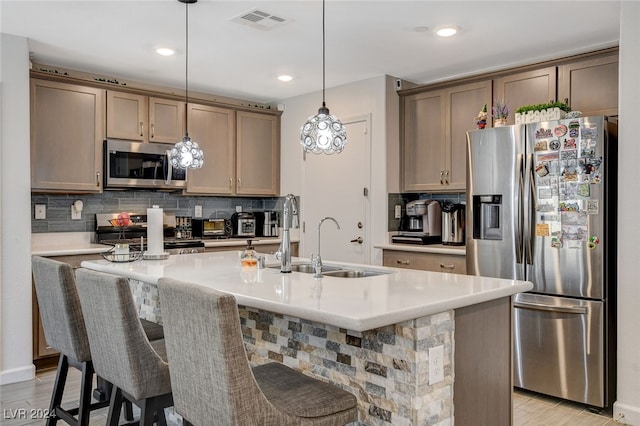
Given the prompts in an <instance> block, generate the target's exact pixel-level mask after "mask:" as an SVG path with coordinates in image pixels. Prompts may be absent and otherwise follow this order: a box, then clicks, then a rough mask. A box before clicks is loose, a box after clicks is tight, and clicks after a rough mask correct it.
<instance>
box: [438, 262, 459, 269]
mask: <svg viewBox="0 0 640 426" xmlns="http://www.w3.org/2000/svg"><path fill="white" fill-rule="evenodd" d="M440 268H441V269H451V270H454V269H456V265H445V264H444V263H441V264H440Z"/></svg>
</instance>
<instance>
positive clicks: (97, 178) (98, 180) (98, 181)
mask: <svg viewBox="0 0 640 426" xmlns="http://www.w3.org/2000/svg"><path fill="white" fill-rule="evenodd" d="M96 186H97V187H98V188H100V172H96Z"/></svg>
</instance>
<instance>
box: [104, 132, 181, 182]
mask: <svg viewBox="0 0 640 426" xmlns="http://www.w3.org/2000/svg"><path fill="white" fill-rule="evenodd" d="M171 148H172V145H169V144H158V143H142V142H129V141H122V140H114V139H108V140H106V141H105V143H104V161H105V164H104V177H105V182H104V187H105V188H107V189H109V188H111V189H116V188H152V189H179V188H183V187H185V186H186V183H187V175H186V170H180V169H176V168H172V167H171V164H170V162H169V155H168V152H169V151H170V150H171Z"/></svg>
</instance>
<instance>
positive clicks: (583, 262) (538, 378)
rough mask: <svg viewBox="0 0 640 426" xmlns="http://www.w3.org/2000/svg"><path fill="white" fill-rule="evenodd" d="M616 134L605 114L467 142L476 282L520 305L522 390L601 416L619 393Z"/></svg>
mask: <svg viewBox="0 0 640 426" xmlns="http://www.w3.org/2000/svg"><path fill="white" fill-rule="evenodd" d="M616 148H617V126H616V123H615V120H613V119H607V118H605V117H583V118H574V119H566V120H560V121H554V122H540V123H531V124H526V125H516V126H505V127H498V128H493V129H484V130H477V131H471V132H468V133H467V236H466V248H467V257H466V259H467V273H468V274H471V275H480V276H490V277H501V278H514V279H520V280H528V281H531V282H533V285H534V288H533V290H532V291H531V292H528V293H520V294H517V295H516V296H514V298H513V307H514V310H513V321H514V323H513V329H514V348H513V350H514V353H513V371H514V385H515V386H517V387H520V388H524V389H528V390H531V391H535V392H540V393H543V394H548V395H553V396H557V397H560V398H565V399H568V400H572V401H577V402H581V403H584V404H588V405H591V406H593V407H600V408H604V407H608V406H609V405H610V404H612V403H613V401H614V396H615V395H614V393H615V384H614V381H615V289H616V284H615V283H616V255H615V250H616V241H615V239H616V213H615V208H616V187H617V179H616V176H617V167H616V156H617V149H616Z"/></svg>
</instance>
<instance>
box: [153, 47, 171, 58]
mask: <svg viewBox="0 0 640 426" xmlns="http://www.w3.org/2000/svg"><path fill="white" fill-rule="evenodd" d="M156 53H157V54H158V55H162V56H171V55H173V54H174V53H176V51H175V50H173V49H169V48H168V47H159V48H157V49H156Z"/></svg>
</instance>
